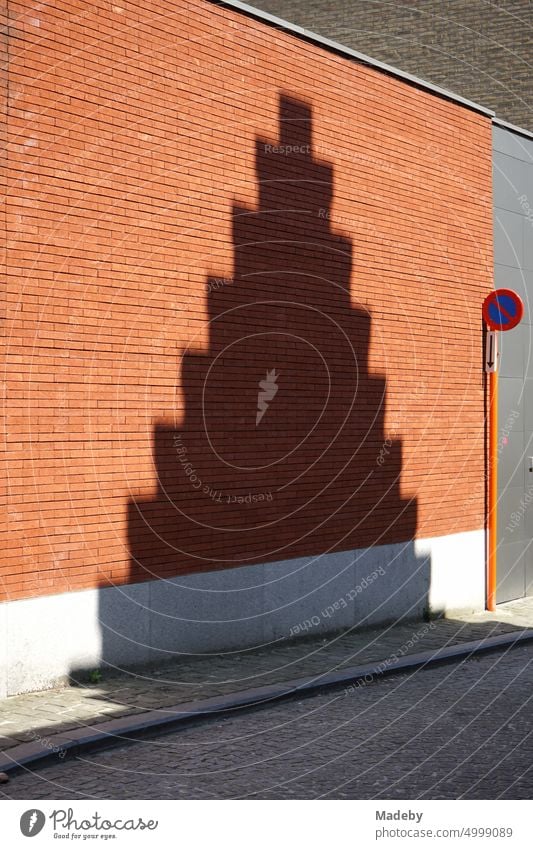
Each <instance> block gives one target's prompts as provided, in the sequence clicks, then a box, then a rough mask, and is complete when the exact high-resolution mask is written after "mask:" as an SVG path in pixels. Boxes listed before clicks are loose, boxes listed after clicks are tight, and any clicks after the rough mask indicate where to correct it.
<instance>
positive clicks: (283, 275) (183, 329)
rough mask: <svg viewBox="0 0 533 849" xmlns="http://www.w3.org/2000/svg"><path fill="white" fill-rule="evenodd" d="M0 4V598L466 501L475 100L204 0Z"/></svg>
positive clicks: (425, 514) (437, 524) (293, 548)
mask: <svg viewBox="0 0 533 849" xmlns="http://www.w3.org/2000/svg"><path fill="white" fill-rule="evenodd" d="M9 14H10V20H9V37H8V46H9V56H10V70H9V110H8V117H7V139H8V147H7V150H8V167H7V181H8V192H9V194H8V201H7V212H6V227H7V261H8V266H7V270H8V285H7V325H6V328H7V332H6V336H5V341H6V348H7V360H6V362H7V367H6V385H7V406H6V427H7V471H8V487H9V501H8V504H9V509H8V539H9V544H7V545H6V544H4V545H3V547H2V554H1V557H2V562H1V575H2V578H3V582H2V587H3V597H4V598H6V599H14V598H19V597H24V596H31V595H37V594H45V593H52V592H61V591H65V590H68V589H80V588H84V587H92V586H96V585H105V584H107V583H109V582H113V583H122V582H127V581H128V580H142V579H143V578H150V577H152V576H154V575H155V576H159V575H171V574H177V573H179V572H180V571H185V572H187V571H192V570H194V569H206V568H221V567H224V566H228V565H232V564H242V563H246V562H253V561H261V560H263V561H267V560H280V559H284V558H286V557H290V556H294V555H297V554H308V553H318V552H320V551H327V550H332V549H346V548H353V547H357V546H361V545H371V544H373V543H377V544H379V543H383V542H391V541H400V540H403V539H408V538H411V537H412V536H414V535H415V534H416V535H417V536H420V537H427V536H433V535H439V534H447V533H452V532H456V531H463V530H469V529H474V528H479V527H481V526H482V524H483V467H484V463H483V383H482V372H481V332H480V330H481V322H480V305H481V301H482V299H483V297H484V296H485V294H486V293H487V292H488V290H489V288H490V286H491V279H492V271H491V269H492V205H491V194H490V191H491V188H490V187H491V127H490V121H489V120H488V119H487V118H485V117H483V116H481V115H479V114H476V113H475V112H473V111H470V110H468V109H465V108H462V107H461V106H459V105H457V104H454V103H452V102H447V101H446V100H444V99H441V98H438V97H435V96H432V95H431V94H430V93H428V92H425V91H422V90H418V89H417V88H415V87H413V86H410V85H407V84H405V83H404V82H401V81H399V80H396V79H394V78H392V77H389V76H386V75H384V74H382V73H379V72H378V71H376V70H374V69H372V68H368V67H364V66H361V65H358V64H355V63H352V62H350V61H348V60H347V59H345V58H342V57H340V56H336V55H334V54H331V53H327V52H325V51H324V50H322V49H320V48H319V47H318V46H316V45H313V44H310V43H305V42H302V41H300V40H298V39H297V38H295V37H293V36H291V35H288V34H285V33H281V32H278V31H276V30H275V29H272V28H270V27H268V26H266V25H264V24H262V23H260V22H257V21H254V20H252V19H250V18H247V17H245V16H244V15H241V14H238V13H236V12H233V11H230V10H227V9H223V8H220V7H217V6H216V5H214V4H212V3H210V2H203V0H195V1H194V2H192V0H168V2H166V3H164V4H163V3H160V2H148V3H146V2H143V3H139V2H130V0H116V2H107V0H106V2H104V0H95V2H93V3H91V4H87V3H85V2H71V0H53V2H51V3H47V4H43V3H40V2H30V0H22V2H10V4H9ZM280 104H281V105H280ZM280 109H281V118H285V119H286V120H285V121H283V122H282V129H281V136H280ZM280 140H281V142H283V140H285V142H287V143H289V142H290V143H291V144H293V145H297V146H298V147H299V148H301V150H299V151H297V152H294V153H291V154H287V153H286V152H279V151H278V152H276V151H273V150H268V146H269V145H272V146H276V145H279V144H280ZM308 144H309V150H308V151H307V152H306V151H305V150H304V148H306V145H308ZM259 184H261V189H260V188H259ZM322 210H325V212H322ZM221 280H223V281H224V282H220V281H221ZM283 300H284V301H286V302H289V303H286V304H285V305H282V304H281V301H283ZM266 301H268V302H269V303H264V302H266ZM259 302H262V303H259ZM245 337H247V338H245ZM248 337H249V338H248ZM354 355H355V360H354ZM350 358H352V359H350ZM354 362H356V365H354ZM273 368H277V369H278V371H279V377H278V379H277V383H278V386H279V391H278V394H277V395H276V397H275V398H274V399H273V400H272V402H271V404H270V406H269V408H268V410H267V412H266V414H265V416H264V418H263V419H262V421H261V422H260V424H259V425H256V422H255V418H256V408H257V393H258V383H259V381H260V380H263V379H265V376H266V373H267V371H269V370H271V369H273ZM357 372H358V375H357ZM328 392H329V395H328ZM202 393H203V394H202ZM354 401H355V403H353V402H354ZM204 425H205V426H206V427H207V430H208V433H209V436H210V439H211V442H209V440H208V439H207V438H206V436H205V433H204V430H203V428H204ZM309 431H311V432H310V433H309ZM300 442H301V444H300V445H299V443H300ZM183 448H185V453H183V450H182V449H183ZM215 449H216V454H215V453H214V451H215ZM354 452H355V456H352V454H354ZM286 453H288V454H289V456H288V457H286V458H285V459H282V456H283V455H284V454H286ZM217 457H218V458H217ZM257 458H260V462H257ZM186 462H188V463H190V464H191V466H190V467H192V468H193V472H192V473H190V474H191V475H195V476H196V480H200V482H201V489H196V488H195V481H193V482H191V479H190V476H189V477H188V476H187V471H186V469H185V463H186ZM258 465H261V466H262V468H261V469H258V468H253V467H254V466H258ZM204 486H205V487H207V488H208V489H209V492H204V489H203V488H204ZM213 493H224V495H223V497H221V499H220V501H219V500H217V498H216V497H215V496H214V495H213ZM261 493H262V494H263V495H264V494H265V493H266V494H268V493H270V494H271V495H272V498H271V500H268V498H267V497H266V495H265V498H264V500H260V499H259V498H258V499H257V500H256V501H255V502H253V503H251V504H246V496H247V495H248V494H250V495H251V494H254V495H258V496H259V495H260V494H261ZM231 496H233V497H234V498H235V499H236V501H235V502H232V503H227V500H226V503H222V502H223V501H224V500H225V499H227V498H229V497H231ZM239 498H242V499H244V502H243V503H240V504H239V503H238V499H239Z"/></svg>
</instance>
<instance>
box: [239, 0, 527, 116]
mask: <svg viewBox="0 0 533 849" xmlns="http://www.w3.org/2000/svg"><path fill="white" fill-rule="evenodd" d="M249 2H250V5H252V6H255V7H256V8H258V9H262V10H263V11H265V12H270V13H271V14H273V15H277V16H278V17H280V18H284V19H285V20H288V21H291V22H292V23H295V24H299V25H300V26H302V27H306V28H307V29H309V30H312V31H313V32H316V33H318V34H319V35H323V36H326V37H327V38H331V39H333V40H335V41H339V42H340V43H341V44H343V45H345V46H346V47H351V48H352V49H353V50H358V51H359V52H361V53H366V54H367V55H369V56H372V57H373V58H374V59H378V60H380V61H382V62H386V63H388V64H390V65H394V66H395V67H397V68H399V69H400V70H402V71H406V72H408V73H411V74H414V75H416V76H418V77H421V78H422V79H424V80H427V81H428V82H432V83H434V84H436V85H439V86H442V87H443V88H446V89H449V90H450V91H452V92H454V93H456V94H459V95H462V96H463V97H466V98H468V99H470V100H474V101H476V102H477V103H480V104H482V105H483V106H487V107H489V108H490V109H493V110H494V111H495V112H496V115H497V116H498V117H499V118H501V119H502V120H505V121H509V122H510V123H512V124H516V125H517V126H519V127H524V128H525V129H529V130H533V96H532V88H533V86H532V76H533V74H532V65H533V2H532V0H499V2H490V3H489V2H486V0H447V2H444V3H443V2H442V0H403V2H401V3H400V2H385V1H384V0H249Z"/></svg>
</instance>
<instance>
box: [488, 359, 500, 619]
mask: <svg viewBox="0 0 533 849" xmlns="http://www.w3.org/2000/svg"><path fill="white" fill-rule="evenodd" d="M488 514H489V515H488V525H489V556H488V559H487V610H496V556H497V539H498V527H497V525H498V371H497V369H495V370H494V371H491V372H489V503H488Z"/></svg>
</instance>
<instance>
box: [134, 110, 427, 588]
mask: <svg viewBox="0 0 533 849" xmlns="http://www.w3.org/2000/svg"><path fill="white" fill-rule="evenodd" d="M255 152H256V171H257V180H258V187H259V201H258V204H257V207H256V208H252V207H246V206H242V205H234V207H233V213H232V217H233V242H234V252H235V253H234V256H235V259H234V273H233V276H232V277H231V279H227V278H225V279H224V278H217V277H216V276H213V277H210V278H208V280H206V291H207V295H206V297H207V303H208V311H209V322H210V325H209V347H208V350H207V351H206V352H205V353H196V352H195V353H188V352H185V354H184V356H183V359H182V362H181V381H182V388H183V393H184V398H185V412H184V420H183V423H182V426H181V427H180V428H176V429H174V428H171V427H168V425H163V424H158V425H156V427H155V430H154V449H153V450H154V460H155V467H156V470H157V494H156V495H155V497H154V498H150V499H149V500H144V501H143V500H136V501H132V502H130V504H129V519H128V527H129V545H130V551H131V577H130V580H131V581H132V582H137V581H143V580H146V579H151V578H154V577H158V578H159V577H171V576H177V575H180V574H185V573H193V572H197V571H206V570H219V569H223V568H229V567H232V566H239V565H246V564H253V563H267V562H272V561H280V560H285V559H288V558H292V557H297V556H304V555H305V556H307V555H317V554H320V553H324V552H328V551H335V550H337V551H341V550H348V549H354V548H363V547H369V546H373V545H383V544H385V543H390V542H401V541H405V540H412V539H413V538H414V536H415V532H416V521H417V508H416V503H415V501H414V500H411V501H408V500H405V499H402V497H401V495H400V490H399V483H400V473H401V468H402V451H401V444H400V442H399V441H394V442H392V444H391V443H390V441H388V442H387V443H385V440H386V438H387V434H386V433H385V431H384V411H385V402H386V382H385V379H384V377H383V376H381V375H378V374H371V373H369V370H368V348H369V335H370V330H371V319H370V315H369V313H368V311H367V310H365V309H363V308H354V306H353V305H352V304H351V302H350V283H351V271H352V244H351V242H350V240H349V239H347V238H346V237H345V236H343V235H341V234H340V233H338V232H337V231H336V230H337V228H336V227H335V225H334V224H332V222H331V220H330V207H331V201H332V195H333V171H332V167H331V165H330V164H329V163H327V162H324V161H320V160H318V159H316V158H315V157H314V156H313V152H312V113H311V109H310V107H309V106H308V105H307V104H306V103H303V102H301V101H298V100H295V99H292V98H290V97H288V96H282V97H281V99H280V129H279V138H275V139H263V138H258V139H257V141H256V148H255ZM207 259H208V258H207V257H206V260H207ZM354 291H355V293H356V294H357V291H358V289H357V279H355V286H354ZM362 294H363V293H361V295H362ZM384 444H386V445H387V448H386V452H385V454H383V451H382V449H383V446H384ZM380 452H382V453H381V457H382V460H383V462H382V464H380V462H379V461H378V458H379V457H380Z"/></svg>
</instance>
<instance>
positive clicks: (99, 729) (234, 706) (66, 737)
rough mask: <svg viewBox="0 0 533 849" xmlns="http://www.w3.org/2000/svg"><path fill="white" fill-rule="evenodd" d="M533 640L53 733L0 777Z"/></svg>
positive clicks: (493, 641)
mask: <svg viewBox="0 0 533 849" xmlns="http://www.w3.org/2000/svg"><path fill="white" fill-rule="evenodd" d="M531 641H533V629H524V630H522V631H520V632H513V633H512V634H498V635H497V636H495V637H487V638H485V639H482V640H474V641H471V642H467V643H459V644H457V645H452V646H445V647H444V648H441V649H436V650H434V651H425V652H419V653H417V654H410V655H405V656H404V657H401V658H398V659H396V660H394V661H392V660H390V658H384V659H383V660H380V661H374V662H372V663H367V664H363V665H360V666H350V667H346V668H344V669H341V670H339V671H337V672H326V673H323V674H321V675H317V676H313V677H304V678H294V679H293V680H290V681H284V682H282V683H281V684H268V685H266V686H263V687H257V688H254V689H251V690H243V691H241V692H237V693H231V694H229V695H225V696H215V697H213V698H210V699H202V700H200V701H196V702H184V703H182V704H179V705H174V706H172V707H168V708H161V709H159V710H150V711H146V712H145V713H143V714H141V715H139V714H136V715H134V716H128V717H121V718H119V719H113V720H108V721H107V722H102V723H98V724H96V725H91V726H84V727H80V728H77V729H75V730H74V731H69V732H64V733H59V734H51V735H50V736H48V737H47V738H46V740H41V741H34V742H31V743H22V744H21V745H19V746H14V747H13V748H10V749H9V750H8V751H6V752H1V753H0V772H4V773H7V774H8V775H9V774H13V773H14V772H15V771H17V770H21V769H23V768H25V767H28V766H29V765H30V764H32V765H33V764H37V763H39V764H40V765H43V764H44V763H46V762H48V761H57V760H63V759H64V758H65V757H73V756H76V755H79V754H81V753H82V752H88V751H92V750H95V749H102V748H107V747H111V746H116V745H120V744H121V743H124V742H126V743H127V742H135V741H138V740H140V739H142V738H143V737H145V736H149V735H150V734H154V733H163V732H164V731H170V730H172V729H174V728H176V727H179V726H182V725H186V724H187V723H191V722H193V721H198V720H206V719H212V718H213V717H214V716H221V715H224V714H226V713H229V712H231V711H234V710H240V709H245V708H248V709H250V708H259V707H262V706H264V705H266V704H269V703H270V702H272V701H279V700H280V699H289V698H296V697H298V696H305V695H309V694H311V693H314V692H316V691H318V690H323V689H327V688H329V687H339V686H341V685H354V684H356V683H357V682H358V681H365V679H366V678H370V679H371V680H370V681H365V684H370V683H372V680H373V679H374V678H376V677H381V676H385V675H393V674H396V673H399V672H406V671H409V670H416V669H420V668H424V667H426V666H434V665H436V664H439V663H451V662H453V661H457V660H462V659H468V658H469V657H472V656H475V655H478V654H482V653H485V652H490V651H497V650H499V649H502V648H514V647H515V646H519V645H522V644H524V643H527V642H531Z"/></svg>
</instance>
